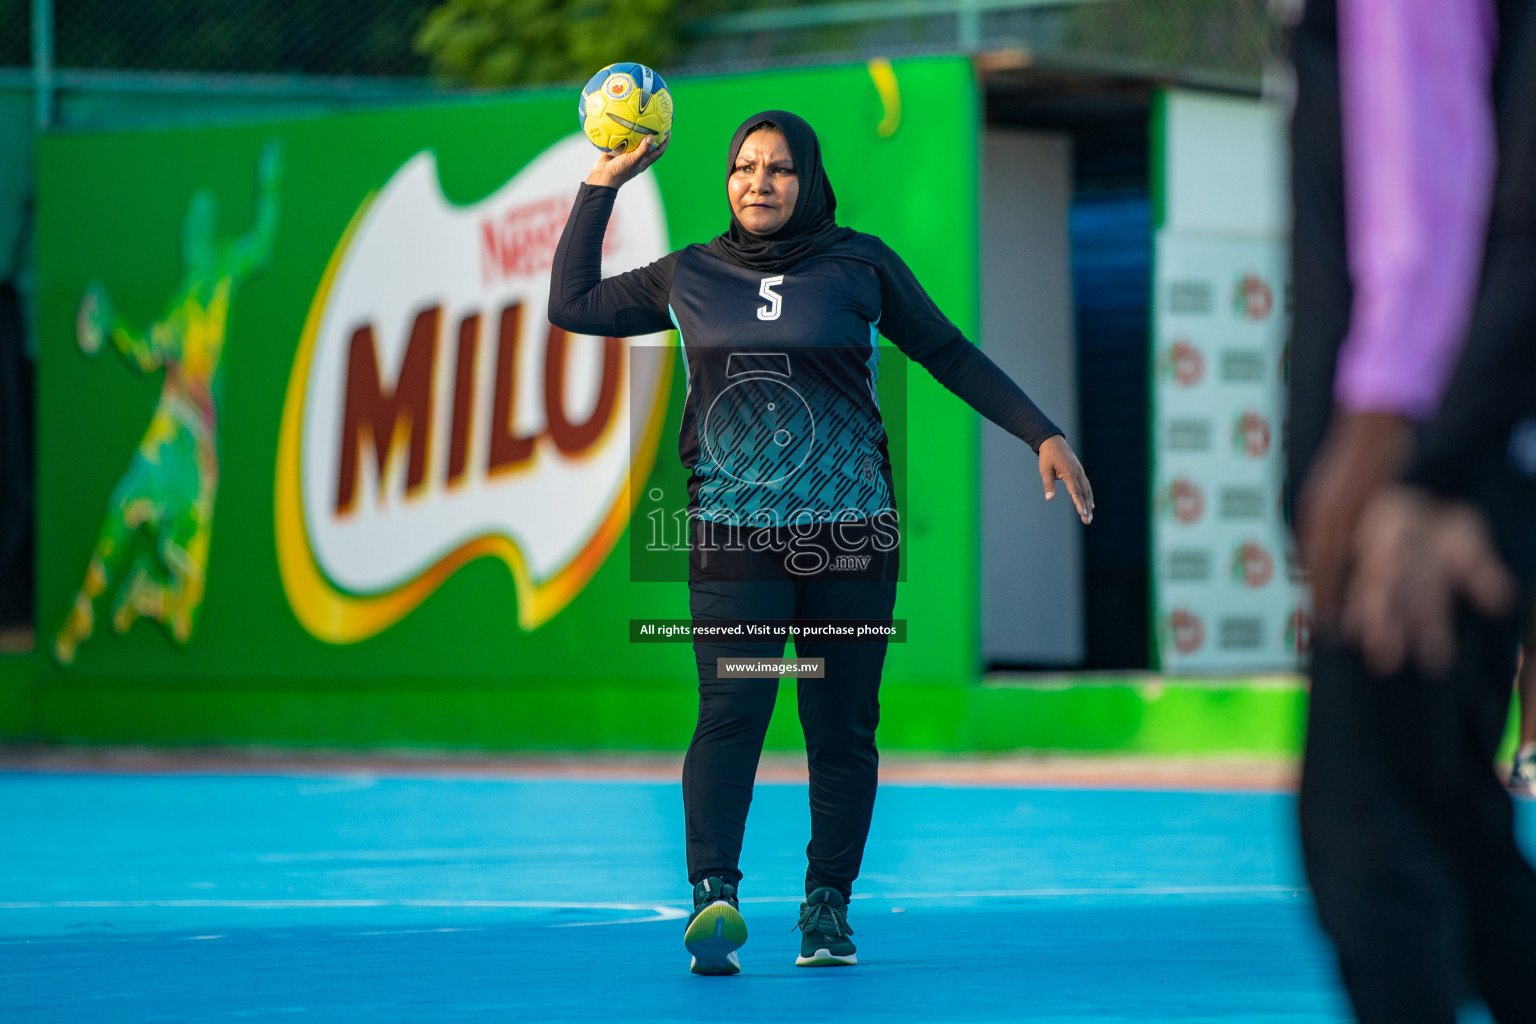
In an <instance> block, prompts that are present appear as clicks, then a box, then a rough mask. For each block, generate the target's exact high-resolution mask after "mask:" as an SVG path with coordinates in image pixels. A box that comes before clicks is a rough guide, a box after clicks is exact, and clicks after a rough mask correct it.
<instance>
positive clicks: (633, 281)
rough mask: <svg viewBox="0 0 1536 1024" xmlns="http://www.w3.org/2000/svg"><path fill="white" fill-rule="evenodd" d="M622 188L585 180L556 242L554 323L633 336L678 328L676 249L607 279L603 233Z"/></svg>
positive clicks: (551, 291) (574, 329) (551, 314)
mask: <svg viewBox="0 0 1536 1024" xmlns="http://www.w3.org/2000/svg"><path fill="white" fill-rule="evenodd" d="M618 194H619V190H618V189H617V188H613V187H610V186H607V185H593V184H590V183H584V184H583V185H582V186H581V190H580V191H579V192H577V193H576V205H575V206H574V207H572V208H571V216H570V218H569V219H568V220H567V221H566V222H565V230H564V231H563V232H561V234H560V244H559V245H558V246H556V247H555V260H554V266H553V268H552V270H551V274H550V278H549V322H550V323H552V324H554V325H555V326H556V327H560V328H563V329H565V330H567V331H570V332H572V333H573V334H595V335H599V336H601V337H612V338H628V337H631V336H633V335H637V334H654V333H656V332H658V331H666V330H670V329H671V328H672V314H671V312H670V311H669V310H668V308H667V303H668V296H669V295H670V294H671V291H672V266H673V264H674V263H675V262H676V261H677V255H676V253H669V254H667V255H666V256H663V257H662V258H661V259H659V260H657V261H656V262H655V263H651V264H648V265H646V266H643V267H639V268H637V269H635V270H631V271H627V272H626V273H623V274H618V275H616V276H614V277H610V278H607V279H604V278H603V235H604V234H605V233H606V232H607V230H608V215H609V213H610V212H612V210H613V201H614V198H615V197H616V196H617V195H618Z"/></svg>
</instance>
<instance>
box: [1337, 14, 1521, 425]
mask: <svg viewBox="0 0 1536 1024" xmlns="http://www.w3.org/2000/svg"><path fill="white" fill-rule="evenodd" d="M1497 31H1498V29H1497V22H1496V20H1495V11H1494V6H1493V0H1339V74H1340V94H1341V95H1340V103H1341V108H1342V109H1341V115H1342V118H1343V131H1344V194H1345V198H1346V204H1345V208H1346V210H1347V211H1348V213H1347V218H1348V219H1347V223H1346V230H1347V233H1348V239H1349V271H1350V278H1351V280H1352V282H1353V284H1354V307H1353V310H1352V312H1351V317H1350V326H1349V334H1348V336H1347V337H1346V338H1345V340H1344V345H1343V348H1342V349H1341V351H1340V353H1339V366H1338V376H1337V378H1336V380H1335V383H1334V398H1335V400H1336V401H1338V403H1339V404H1340V405H1342V406H1343V407H1345V408H1347V409H1349V410H1351V411H1353V412H1391V413H1398V414H1401V415H1404V416H1408V417H1410V418H1412V419H1416V420H1425V419H1428V418H1429V417H1430V416H1432V415H1433V414H1434V412H1435V410H1436V408H1437V407H1438V406H1439V404H1440V398H1441V395H1442V393H1443V391H1444V389H1445V385H1446V383H1447V382H1448V380H1449V378H1450V375H1451V371H1452V369H1453V368H1454V367H1455V363H1456V357H1457V355H1458V353H1459V352H1460V350H1461V344H1462V342H1463V340H1464V338H1465V334H1466V328H1467V320H1468V318H1469V316H1470V314H1471V310H1472V302H1473V298H1474V296H1475V294H1476V287H1477V278H1478V273H1479V271H1480V269H1481V266H1482V256H1483V243H1484V241H1485V239H1486V237H1487V227H1488V207H1489V203H1490V201H1491V197H1492V192H1493V175H1494V164H1495V135H1494V121H1493V97H1492V91H1491V85H1490V78H1491V75H1492V69H1493V59H1494V52H1495V47H1496V43H1497V39H1496V36H1497Z"/></svg>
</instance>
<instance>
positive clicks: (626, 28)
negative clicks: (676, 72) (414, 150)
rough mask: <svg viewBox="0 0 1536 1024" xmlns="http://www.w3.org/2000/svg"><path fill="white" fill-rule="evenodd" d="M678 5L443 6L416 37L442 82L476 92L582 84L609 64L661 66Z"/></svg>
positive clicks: (673, 35)
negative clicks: (537, 84)
mask: <svg viewBox="0 0 1536 1024" xmlns="http://www.w3.org/2000/svg"><path fill="white" fill-rule="evenodd" d="M678 7H679V4H678V3H677V0H445V2H444V3H443V4H442V6H440V7H438V8H436V9H435V10H433V11H431V12H430V13H429V14H428V15H427V18H426V21H425V22H424V23H423V24H422V27H421V31H420V32H418V33H417V35H416V49H417V52H419V53H421V54H423V55H425V56H426V57H427V58H429V59H430V61H431V64H432V70H433V71H434V72H435V73H436V74H438V75H440V76H441V77H443V78H447V79H450V80H453V81H457V82H463V83H466V84H469V85H474V86H503V85H524V84H529V83H534V82H560V81H575V80H578V79H586V78H588V77H590V76H591V75H592V74H594V73H595V72H596V71H597V70H598V69H599V68H601V67H603V66H604V65H606V64H612V63H615V62H617V61H626V60H627V61H639V62H640V63H642V64H648V65H650V66H652V67H659V66H662V65H665V64H666V63H667V61H668V60H669V59H670V58H671V57H672V55H673V54H675V53H676V52H677V49H678V46H679V44H680V42H681V35H680V31H679V30H680V24H679V23H680V22H681V20H682V19H681V17H679V13H680V12H679V11H678V10H677V8H678Z"/></svg>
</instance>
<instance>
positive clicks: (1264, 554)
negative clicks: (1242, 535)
mask: <svg viewBox="0 0 1536 1024" xmlns="http://www.w3.org/2000/svg"><path fill="white" fill-rule="evenodd" d="M1274 575H1275V559H1274V556H1272V555H1271V554H1270V553H1269V552H1268V551H1266V550H1265V548H1264V545H1262V544H1260V543H1259V542H1258V541H1252V540H1250V541H1245V542H1243V543H1242V544H1240V545H1238V548H1237V550H1236V551H1234V552H1233V553H1232V579H1233V580H1234V581H1236V582H1238V583H1241V584H1243V585H1244V586H1246V587H1254V588H1257V587H1262V586H1263V585H1264V584H1266V583H1268V582H1269V581H1270V580H1271V579H1273V578H1274Z"/></svg>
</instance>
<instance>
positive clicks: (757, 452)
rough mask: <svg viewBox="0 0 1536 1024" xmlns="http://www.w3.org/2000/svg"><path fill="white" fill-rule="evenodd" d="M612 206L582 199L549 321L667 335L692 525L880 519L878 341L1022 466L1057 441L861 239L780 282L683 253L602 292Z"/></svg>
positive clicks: (913, 283) (906, 272)
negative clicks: (671, 341)
mask: <svg viewBox="0 0 1536 1024" xmlns="http://www.w3.org/2000/svg"><path fill="white" fill-rule="evenodd" d="M617 194H618V190H617V189H615V188H609V187H606V186H600V185H587V184H583V185H582V186H581V190H580V192H579V193H578V195H577V197H576V205H575V207H574V208H573V209H572V211H571V216H570V219H569V220H567V221H566V224H565V230H564V232H563V233H562V235H561V237H560V244H559V246H558V247H557V249H556V250H555V259H554V268H553V276H552V278H551V280H550V296H549V318H550V322H551V323H553V324H555V325H556V326H558V327H561V328H563V329H565V330H567V331H571V332H574V333H581V334H595V335H600V336H609V337H627V336H631V335H638V334H651V333H656V332H659V331H665V330H668V329H670V328H673V327H676V328H677V330H678V334H679V336H680V339H681V343H682V349H683V356H684V365H685V369H686V372H687V375H688V387H687V400H686V403H685V405H684V409H683V421H682V433H681V436H680V438H679V443H678V453H679V455H680V456H681V457H682V461H683V465H684V466H686V467H688V468H689V469H690V470H691V471H692V475H691V476H690V478H689V481H688V493H689V504H690V509H691V510H692V511H693V512H694V513H695V514H697V515H699V516H701V517H703V518H709V519H713V520H716V521H726V522H734V523H738V524H742V525H746V526H781V525H789V524H792V523H795V522H809V521H827V520H831V519H839V518H840V519H858V518H871V517H873V516H875V515H878V514H880V513H881V512H885V511H888V510H892V511H893V510H894V501H893V497H892V485H891V475H890V468H889V461H890V460H889V454H888V448H887V445H886V436H885V427H884V424H883V422H882V420H881V417H880V400H879V393H878V391H877V389H876V383H877V381H878V379H879V372H880V366H879V364H880V347H879V345H878V343H877V335H878V334H883V335H885V336H886V337H887V338H889V339H890V340H891V341H892V342H894V343H895V344H896V346H897V347H898V348H900V349H901V350H902V351H903V352H905V353H906V354H907V356H909V357H910V358H912V359H913V360H915V361H916V362H917V363H919V364H920V365H921V366H923V367H924V368H925V369H927V370H928V372H929V373H931V374H933V376H934V377H935V378H936V379H937V380H938V381H939V382H940V383H941V384H943V385H944V386H945V387H947V388H949V389H950V390H951V391H953V392H954V393H955V394H957V395H959V396H960V397H961V398H962V399H964V400H965V401H966V402H967V403H969V404H970V405H971V406H972V407H973V408H975V409H976V410H977V411H978V412H980V413H981V414H982V415H984V416H986V417H987V418H988V419H990V420H992V421H993V422H994V423H997V424H998V425H1000V426H1001V427H1003V428H1004V429H1005V430H1007V431H1009V432H1010V433H1012V434H1014V435H1015V436H1017V437H1019V438H1021V439H1022V440H1023V441H1025V442H1026V443H1027V444H1028V445H1029V446H1030V448H1032V449H1034V450H1035V451H1038V450H1039V448H1040V445H1041V443H1043V442H1044V441H1045V440H1046V439H1047V438H1049V437H1051V436H1053V435H1055V434H1060V433H1061V431H1060V430H1059V429H1058V428H1057V427H1056V425H1055V424H1053V423H1052V422H1051V421H1050V420H1049V419H1047V418H1046V416H1045V414H1044V413H1042V412H1041V411H1040V410H1039V408H1038V407H1036V405H1035V403H1034V402H1032V401H1030V400H1029V397H1028V396H1027V395H1025V394H1024V392H1023V391H1021V390H1020V389H1019V387H1018V386H1017V385H1016V384H1014V382H1013V381H1012V380H1010V379H1009V378H1008V376H1007V374H1005V373H1003V371H1002V370H1000V369H998V367H997V365H996V364H995V363H993V362H992V360H990V359H988V358H987V356H986V355H985V354H984V353H983V352H982V351H981V350H980V349H978V348H977V347H976V346H975V345H972V344H971V343H970V342H968V341H967V340H966V339H965V337H964V335H962V334H961V332H960V330H959V329H958V328H957V327H955V325H954V324H952V323H950V322H949V320H948V319H947V318H946V317H945V316H944V314H943V313H942V312H941V311H940V310H939V308H938V306H937V305H935V304H934V302H933V300H932V299H931V298H930V297H929V296H928V293H927V292H925V291H924V290H923V287H922V285H921V284H919V283H918V281H917V278H916V277H914V276H913V274H912V271H911V270H910V269H909V268H908V267H907V265H906V264H905V263H904V262H902V260H901V257H899V256H897V255H896V253H895V252H893V251H892V250H891V249H890V247H889V246H887V245H886V244H885V243H884V242H882V241H881V240H880V239H879V238H877V237H875V236H874V235H867V234H859V233H855V234H854V235H852V236H851V237H850V238H848V239H846V240H844V241H842V242H839V243H837V244H835V245H833V246H832V247H831V248H829V249H827V250H826V251H824V252H821V253H818V254H816V255H814V256H812V257H810V258H808V259H806V260H804V261H803V262H801V263H798V264H796V265H795V266H793V267H792V268H790V269H789V270H786V271H783V272H773V273H764V272H762V271H758V270H752V269H749V268H746V267H742V266H738V265H736V264H734V263H729V262H727V261H725V260H722V259H719V258H718V257H716V256H714V255H713V254H711V253H710V252H709V251H708V250H707V249H705V247H704V246H701V245H690V246H688V247H687V248H684V249H681V250H679V251H677V252H674V253H670V254H668V255H666V256H664V257H662V258H661V259H659V260H657V261H656V262H655V263H652V264H649V265H648V266H644V267H640V268H639V269H636V270H631V271H629V272H627V273H624V274H619V275H617V276H615V277H610V278H607V279H603V277H602V267H601V264H602V242H603V235H604V232H605V231H606V228H607V224H608V216H609V213H610V212H611V211H612V209H613V202H614V197H615V196H616V195H617Z"/></svg>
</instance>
